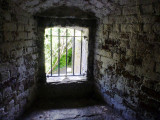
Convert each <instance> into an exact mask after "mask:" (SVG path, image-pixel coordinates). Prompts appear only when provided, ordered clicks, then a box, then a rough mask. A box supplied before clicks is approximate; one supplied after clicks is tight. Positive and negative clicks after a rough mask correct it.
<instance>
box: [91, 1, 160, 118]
mask: <svg viewBox="0 0 160 120" xmlns="http://www.w3.org/2000/svg"><path fill="white" fill-rule="evenodd" d="M120 4H123V6H121V11H122V14H121V15H115V14H114V13H110V14H109V15H108V16H106V17H105V18H104V19H102V20H100V21H99V28H98V30H99V29H102V31H101V33H99V34H97V37H96V38H98V39H101V40H102V43H100V42H98V41H99V40H98V39H96V40H97V44H98V43H99V45H98V46H101V47H99V48H98V49H95V63H94V65H95V67H94V69H95V70H94V77H95V80H96V85H97V88H98V89H99V90H98V92H99V93H100V94H101V95H102V97H103V98H104V100H105V101H106V102H107V103H108V104H109V105H111V106H112V107H113V108H115V109H117V110H118V111H119V112H120V113H121V114H122V116H123V117H124V118H126V119H129V120H135V119H145V120H158V119H159V118H160V114H159V113H160V99H159V98H160V92H159V91H158V90H157V86H158V85H159V83H160V74H159V71H160V66H159V60H160V59H159V57H158V56H159V55H158V54H160V49H159V48H160V38H159V36H160V34H159V30H158V29H159V28H160V27H159V22H160V21H159V20H158V19H159V16H158V14H157V12H155V10H156V11H157V10H158V9H157V6H159V5H160V3H159V1H148V0H147V1H145V0H142V2H141V3H140V1H137V4H134V3H132V2H131V1H130V0H128V1H127V0H121V2H120ZM106 32H108V34H107V37H106V36H105V35H104V34H103V33H106Z"/></svg>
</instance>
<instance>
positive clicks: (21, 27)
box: [0, 0, 38, 120]
mask: <svg viewBox="0 0 160 120" xmlns="http://www.w3.org/2000/svg"><path fill="white" fill-rule="evenodd" d="M31 20H32V21H31ZM35 34H36V22H35V20H34V19H33V17H32V16H30V15H29V14H28V13H26V12H25V11H24V10H23V9H21V8H19V7H18V6H17V5H15V4H14V3H12V2H11V1H8V0H7V1H0V120H14V119H16V118H17V117H18V116H19V115H21V114H22V112H23V110H24V109H25V108H26V107H28V106H29V105H30V104H31V101H32V100H33V99H34V97H33V96H32V94H33V90H34V88H35V86H36V83H35V82H34V81H36V74H37V65H36V63H37V61H34V60H36V59H37V57H36V56H37V55H38V54H37V49H36V48H37V46H36V45H35V42H36V37H35ZM31 69H32V71H34V73H28V72H29V71H30V70H31ZM29 91H30V92H29ZM35 91H36V90H34V92H35ZM31 96H32V98H30V97H31Z"/></svg>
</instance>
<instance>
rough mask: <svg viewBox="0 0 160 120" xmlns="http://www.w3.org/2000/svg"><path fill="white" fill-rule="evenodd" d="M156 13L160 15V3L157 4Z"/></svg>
mask: <svg viewBox="0 0 160 120" xmlns="http://www.w3.org/2000/svg"><path fill="white" fill-rule="evenodd" d="M154 6H155V14H156V15H160V4H155V5H154Z"/></svg>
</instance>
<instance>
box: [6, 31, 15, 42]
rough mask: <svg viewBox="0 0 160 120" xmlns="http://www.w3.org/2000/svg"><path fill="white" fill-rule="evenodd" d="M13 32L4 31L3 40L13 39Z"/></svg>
mask: <svg viewBox="0 0 160 120" xmlns="http://www.w3.org/2000/svg"><path fill="white" fill-rule="evenodd" d="M14 36H15V34H14V33H13V32H4V41H5V42H6V41H13V40H14Z"/></svg>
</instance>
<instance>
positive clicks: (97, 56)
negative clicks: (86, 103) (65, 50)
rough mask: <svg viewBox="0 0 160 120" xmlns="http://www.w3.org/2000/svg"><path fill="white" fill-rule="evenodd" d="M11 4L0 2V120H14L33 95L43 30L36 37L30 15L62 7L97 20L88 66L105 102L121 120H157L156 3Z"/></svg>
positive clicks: (159, 4)
mask: <svg viewBox="0 0 160 120" xmlns="http://www.w3.org/2000/svg"><path fill="white" fill-rule="evenodd" d="M12 1H14V2H15V3H16V4H14V3H12V2H11V1H9V2H8V0H7V1H6V0H1V1H0V103H1V104H0V119H4V120H7V119H9V120H13V119H15V118H16V117H17V116H19V115H20V114H21V113H22V112H23V110H24V109H25V107H26V106H28V105H29V104H30V102H31V101H32V99H33V97H34V96H35V92H36V81H37V79H36V77H37V70H38V69H37V65H39V66H38V67H39V68H41V66H43V61H40V60H41V59H43V53H41V54H40V55H41V56H38V50H42V49H43V45H42V43H43V34H44V29H42V30H39V31H40V32H39V33H37V30H36V29H37V24H36V21H35V20H34V18H33V15H40V14H39V13H41V12H44V11H45V10H48V9H50V8H55V9H56V7H60V6H64V5H65V6H66V7H71V8H72V7H76V8H79V9H80V10H82V11H84V12H87V13H90V12H91V13H93V14H94V15H95V17H96V19H97V21H98V23H97V26H98V27H97V29H96V31H95V32H93V33H92V34H94V35H96V36H95V41H94V45H95V49H94V64H92V65H91V66H89V68H90V70H91V72H92V70H93V68H94V70H93V72H94V75H93V76H92V78H94V83H95V85H96V90H97V92H98V93H99V94H101V96H102V97H103V99H104V100H105V101H106V103H107V104H109V105H110V106H112V107H113V108H114V109H116V110H117V111H118V112H119V113H121V115H122V116H123V117H124V118H125V119H127V120H136V119H137V120H139V119H143V120H158V119H159V118H160V16H159V15H160V1H159V0H32V1H30V0H12ZM75 10H76V9H75ZM82 16H83V15H82ZM62 17H63V16H62ZM68 17H71V19H74V16H68ZM88 19H89V18H88ZM92 19H93V18H92ZM94 19H95V18H94ZM76 20H77V19H75V20H74V21H76ZM78 20H80V21H81V19H78ZM78 20H77V21H78ZM69 23H72V22H69ZM50 24H51V25H54V23H53V22H50V23H48V25H50ZM62 24H68V23H65V22H62ZM95 24H96V23H95ZM45 27H46V26H45ZM39 29H41V28H39ZM37 34H40V35H39V36H37ZM92 37H93V36H92ZM94 45H93V46H94ZM93 46H90V47H89V49H91V48H94V47H93ZM92 52H93V51H91V53H92ZM92 57H93V56H92ZM92 57H91V58H92ZM91 58H90V59H91ZM92 60H93V59H92ZM38 62H39V63H40V64H38ZM89 62H90V61H89ZM43 67H44V66H43ZM43 71H44V70H43ZM40 74H43V75H44V74H45V73H44V72H43V73H41V72H39V75H40ZM39 78H41V76H40V77H39ZM1 101H2V102H1Z"/></svg>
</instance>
